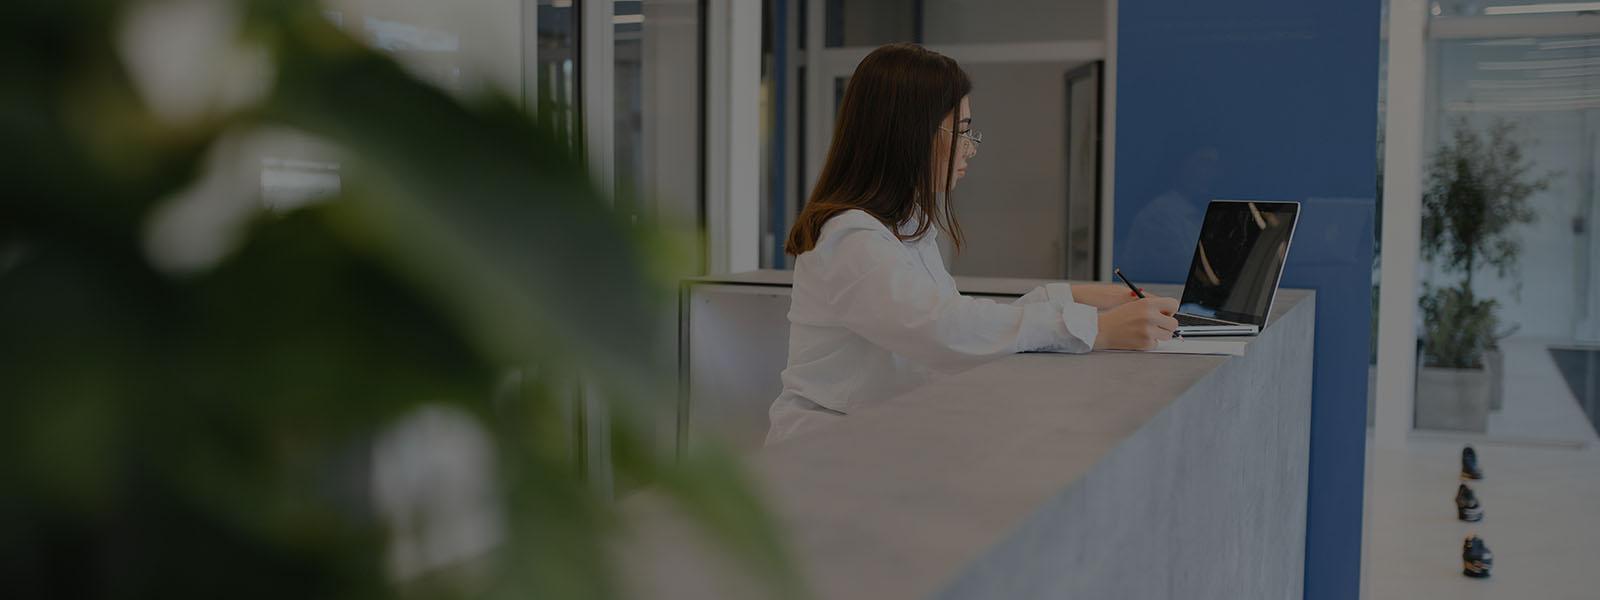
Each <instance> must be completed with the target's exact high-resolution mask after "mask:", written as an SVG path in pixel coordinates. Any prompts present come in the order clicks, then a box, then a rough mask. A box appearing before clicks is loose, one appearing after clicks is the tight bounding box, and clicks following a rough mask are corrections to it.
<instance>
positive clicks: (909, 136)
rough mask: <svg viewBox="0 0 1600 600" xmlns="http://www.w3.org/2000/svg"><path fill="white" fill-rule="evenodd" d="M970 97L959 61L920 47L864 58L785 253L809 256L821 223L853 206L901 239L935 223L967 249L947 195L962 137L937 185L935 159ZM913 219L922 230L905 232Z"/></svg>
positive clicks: (882, 50)
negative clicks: (945, 129) (940, 139)
mask: <svg viewBox="0 0 1600 600" xmlns="http://www.w3.org/2000/svg"><path fill="white" fill-rule="evenodd" d="M971 92H972V80H970V79H968V78H967V73H966V71H963V70H962V69H961V66H960V65H957V64H956V61H955V60H953V59H951V58H949V57H947V56H944V55H942V54H939V53H937V52H933V51H931V50H927V49H925V48H923V47H921V46H918V45H916V44H889V45H887V46H881V47H879V48H878V49H877V50H873V51H872V53H871V54H868V55H867V57H866V58H865V59H862V61H861V64H860V65H858V66H857V67H856V72H855V74H854V75H852V76H851V77H850V83H849V85H848V86H847V87H846V88H845V90H844V99H843V101H841V102H840V103H839V117H838V120H837V121H836V122H835V123H834V128H833V142H832V143H831V144H830V145H829V147H828V160H827V162H826V163H824V164H823V165H822V174H821V175H820V176H819V177H818V178H817V185H816V186H815V187H814V188H813V189H812V190H811V199H810V201H808V202H806V206H805V208H804V209H802V210H801V211H800V216H799V217H798V218H796V219H795V223H794V227H793V228H791V229H789V240H788V243H786V244H784V247H783V250H784V252H786V253H788V254H789V255H792V256H799V255H800V254H801V253H804V252H807V251H810V250H811V249H812V248H813V247H815V246H816V245H817V238H818V237H819V236H821V234H822V225H823V224H824V223H827V222H828V219H830V218H833V216H834V215H837V214H839V213H842V212H844V211H847V210H852V209H861V210H864V211H866V212H867V213H869V214H871V215H872V216H874V217H877V219H878V220H879V221H882V222H883V224H884V225H885V226H887V227H888V228H889V229H890V230H891V231H893V232H894V233H895V235H896V236H897V237H899V238H900V239H901V240H910V239H916V238H918V237H921V236H922V235H923V234H925V233H927V232H928V227H930V226H935V225H936V226H938V227H939V228H940V229H943V230H944V231H945V233H946V234H948V235H949V236H950V240H951V242H952V243H953V244H954V245H955V247H956V249H957V250H959V249H961V243H962V239H961V225H960V224H958V223H956V218H955V212H954V209H953V208H952V206H951V202H950V200H951V198H950V191H949V190H950V185H951V183H953V182H954V177H955V162H956V152H957V151H958V149H959V148H960V146H961V144H960V143H958V142H959V141H960V140H958V139H956V136H955V135H953V134H952V135H951V136H950V155H949V157H948V162H947V164H946V166H945V169H944V181H943V182H936V181H934V180H933V179H934V169H933V161H932V160H931V159H932V157H933V151H934V148H935V139H937V138H935V136H936V135H939V134H941V133H942V132H941V131H939V127H940V125H941V124H942V123H943V122H944V118H945V116H947V115H949V114H951V113H952V112H954V111H956V110H957V109H959V108H960V107H961V99H962V98H963V97H965V96H966V95H967V94H969V93H971ZM958 118H959V115H958ZM952 129H955V127H952ZM939 192H943V193H944V202H943V204H942V206H941V205H940V204H941V203H940V202H939ZM912 219H915V220H916V223H917V226H916V229H915V230H914V231H912V232H911V233H910V234H901V233H900V227H901V226H902V225H904V224H905V223H906V222H908V221H910V220H912Z"/></svg>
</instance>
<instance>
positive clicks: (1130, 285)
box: [1111, 269, 1183, 340]
mask: <svg viewBox="0 0 1600 600" xmlns="http://www.w3.org/2000/svg"><path fill="white" fill-rule="evenodd" d="M1111 272H1112V273H1116V274H1117V279H1121V280H1122V282H1123V283H1125V284H1128V289H1130V290H1133V295H1135V296H1138V297H1139V299H1140V300H1143V299H1144V292H1141V291H1139V286H1136V285H1134V284H1133V282H1132V281H1128V276H1127V275H1123V274H1122V269H1112V270H1111ZM1172 337H1175V338H1178V339H1180V340H1181V339H1183V334H1181V333H1178V331H1177V330H1176V329H1174V330H1173V331H1172Z"/></svg>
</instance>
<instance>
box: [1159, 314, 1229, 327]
mask: <svg viewBox="0 0 1600 600" xmlns="http://www.w3.org/2000/svg"><path fill="white" fill-rule="evenodd" d="M1173 317H1174V318H1176V319H1177V320H1178V326H1180V327H1182V326H1195V325H1200V326H1205V325H1237V324H1238V323H1230V322H1228V321H1219V320H1217V319H1207V318H1205V317H1197V316H1194V315H1186V314H1183V313H1178V314H1176V315H1173Z"/></svg>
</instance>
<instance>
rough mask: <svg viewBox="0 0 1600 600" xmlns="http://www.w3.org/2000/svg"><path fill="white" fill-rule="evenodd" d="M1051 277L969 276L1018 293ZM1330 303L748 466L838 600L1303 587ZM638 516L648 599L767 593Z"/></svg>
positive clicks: (691, 541) (1057, 367) (673, 524)
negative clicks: (1231, 335)
mask: <svg viewBox="0 0 1600 600" xmlns="http://www.w3.org/2000/svg"><path fill="white" fill-rule="evenodd" d="M783 277H784V274H782V273H774V272H762V273H754V274H749V275H741V276H733V277H724V278H715V279H707V280H700V281H697V282H691V283H690V284H687V285H686V287H685V290H686V291H685V296H684V297H685V299H686V301H687V299H689V298H691V297H692V296H693V292H692V290H691V289H690V288H692V286H695V285H761V286H767V287H774V286H776V287H782V286H783V285H784V281H783ZM1040 283H1042V282H1039V281H1029V280H1015V279H968V278H960V279H959V280H958V285H959V287H961V288H962V289H963V291H964V292H965V293H970V294H982V295H992V296H1000V297H1004V296H1010V295H1020V294H1021V293H1024V292H1026V291H1027V290H1028V289H1031V288H1032V287H1033V286H1035V285H1038V284H1040ZM1147 289H1148V290H1149V291H1153V292H1155V293H1158V294H1163V295H1175V294H1176V293H1177V292H1178V290H1177V289H1176V287H1175V286H1159V285H1151V286H1148V287H1147ZM1314 313H1315V297H1314V295H1313V293H1312V292H1309V291H1303V290H1282V291H1280V292H1279V294H1278V298H1277V302H1276V303H1275V304H1274V306H1273V311H1272V314H1271V316H1270V317H1269V320H1268V323H1267V326H1266V328H1265V329H1264V330H1263V331H1262V333H1261V334H1260V335H1259V336H1256V337H1253V338H1248V339H1249V343H1248V345H1247V346H1246V349H1245V354H1244V356H1205V355H1172V354H1144V353H1115V352H1096V353H1091V354H1086V355H1067V354H1020V355H1014V356H1010V357H1006V358H1003V359H999V360H996V361H993V362H990V363H986V364H984V365H982V366H978V367H976V368H973V369H971V370H968V371H965V372H962V373H959V374H955V375H951V376H949V377H947V378H944V379H942V380H940V381H937V382H935V383H932V384H929V385H927V386H925V387H922V388H919V389H916V390H913V391H911V392H909V393H906V394H904V395H902V396H899V397H896V398H892V399H888V400H886V401H885V402H882V403H880V404H877V405H874V406H872V407H870V408H866V409H863V410H860V411H858V412H856V413H854V414H852V415H850V416H849V417H848V418H847V419H845V420H844V421H843V422H841V423H840V424H838V425H837V426H834V427H830V428H825V429H822V430H819V431H815V432H811V433H808V434H805V435H801V436H798V437H796V438H795V439H792V440H790V441H788V442H786V443H783V444H780V445H776V446H774V447H771V448H766V449H763V450H760V451H757V452H754V453H752V454H751V455H750V456H749V457H748V458H747V460H746V461H745V463H746V465H747V467H748V471H749V473H750V474H751V475H752V476H753V478H754V480H755V481H756V482H757V485H758V486H759V488H760V489H761V493H762V494H763V496H764V497H765V498H767V500H768V505H769V507H770V509H771V510H772V511H773V513H774V514H775V515H776V517H777V520H778V522H779V525H780V526H781V527H782V528H783V530H784V532H785V541H786V543H787V545H788V546H789V548H790V549H791V551H792V553H793V555H794V557H795V560H796V562H797V563H798V567H799V569H800V571H801V572H802V574H803V576H804V578H805V580H806V585H807V586H808V588H809V591H810V592H811V593H812V594H814V595H815V596H817V597H821V598H874V599H883V598H906V599H912V598H1179V597H1182V598H1285V597H1298V596H1299V595H1300V594H1301V588H1302V581H1303V574H1304V564H1305V561H1304V556H1305V555H1304V551H1305V524H1306V498H1307V496H1306V493H1307V491H1306V490H1307V488H1306V486H1307V464H1308V447H1309V445H1308V442H1309V432H1310V415H1311V367H1312V360H1313V356H1312V347H1313V346H1312V341H1313V335H1314V330H1313V315H1314ZM685 315H686V316H689V315H692V311H691V310H689V309H685ZM692 329H693V325H692V324H686V325H685V328H684V331H685V332H689V331H692ZM686 337H689V336H688V335H687V333H686ZM701 343H704V342H703V341H702V342H701ZM686 350H687V351H688V352H690V353H691V354H692V353H694V352H696V349H695V348H694V347H693V345H691V344H686ZM688 362H693V358H692V357H691V358H690V360H689V361H688ZM689 389H690V395H691V397H690V398H688V399H687V401H688V402H689V403H690V404H691V405H692V403H693V402H694V399H693V397H692V394H693V389H694V386H692V385H691V386H689ZM761 400H762V399H759V398H756V399H752V400H751V401H752V402H756V401H761ZM764 401H765V402H770V401H771V399H770V398H767V399H765V400H764ZM693 414H694V411H693V409H692V406H691V407H686V408H685V409H684V410H683V411H681V412H680V415H682V416H683V418H682V419H681V422H680V424H681V425H686V426H687V427H688V428H689V429H693V427H694V425H693V419H692V415H693ZM685 435H688V434H685ZM620 505H621V508H622V510H623V512H624V513H626V514H627V515H629V516H630V517H631V518H632V519H633V522H632V525H631V526H630V531H631V532H632V533H631V534H630V536H629V538H628V540H627V541H626V543H624V544H622V545H621V547H619V549H618V552H619V556H620V557H621V558H620V560H621V561H622V564H624V565H625V567H626V571H627V573H626V574H627V578H626V581H627V583H626V586H627V588H628V590H629V592H630V595H632V596H634V597H649V598H707V597H751V594H752V593H754V590H753V588H751V587H749V586H751V585H752V583H751V581H750V580H749V579H748V577H747V576H745V575H742V574H741V573H740V570H739V569H737V568H734V566H733V565H736V564H737V563H736V562H730V561H729V559H728V558H727V557H726V556H724V555H722V554H721V553H720V552H718V551H717V550H715V549H709V548H714V547H715V546H714V545H711V544H708V543H706V542H705V540H704V539H702V538H701V536H700V535H699V534H698V533H696V532H695V529H694V527H692V526H691V525H689V524H687V522H686V521H685V520H684V519H683V518H682V517H681V515H679V514H677V513H676V512H675V510H674V509H673V506H672V505H671V504H670V503H666V502H663V501H662V500H661V499H660V498H659V497H657V496H656V495H655V494H654V493H652V492H649V491H645V492H641V493H636V494H633V495H631V496H629V497H627V498H624V499H623V500H622V501H621V503H620Z"/></svg>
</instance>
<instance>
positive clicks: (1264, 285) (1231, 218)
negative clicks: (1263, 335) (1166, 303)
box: [1178, 200, 1300, 327]
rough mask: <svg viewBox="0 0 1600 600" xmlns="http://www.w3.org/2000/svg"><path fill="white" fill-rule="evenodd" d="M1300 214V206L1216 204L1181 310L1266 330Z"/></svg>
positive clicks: (1205, 226) (1209, 213)
mask: <svg viewBox="0 0 1600 600" xmlns="http://www.w3.org/2000/svg"><path fill="white" fill-rule="evenodd" d="M1299 212H1300V203H1298V202H1246V201H1235V200H1213V201H1212V202H1211V204H1210V205H1209V206H1207V207H1206V219H1205V222H1204V223H1202V224H1201V225H1200V242H1199V243H1198V244H1195V248H1194V259H1193V260H1191V261H1190V262H1189V280H1188V282H1187V283H1185V284H1184V286H1183V299H1182V300H1181V301H1180V303H1179V306H1178V310H1179V311H1181V312H1185V313H1188V314H1191V315H1198V316H1202V317H1212V318H1216V319H1224V320H1228V321H1234V322H1237V323H1248V324H1252V325H1256V326H1258V327H1260V326H1265V325H1266V324H1267V311H1268V310H1269V309H1271V308H1272V297H1273V295H1274V294H1275V293H1276V292H1277V291H1278V278H1279V276H1280V275H1282V274H1283V261H1284V259H1285V258H1286V257H1287V256H1288V255H1289V241H1290V239H1291V238H1292V237H1293V236H1294V223H1295V218H1296V217H1297V216H1298V215H1299Z"/></svg>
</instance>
